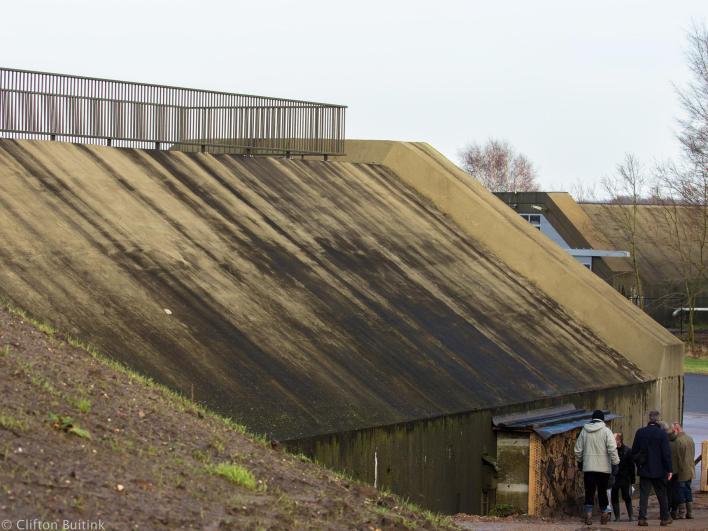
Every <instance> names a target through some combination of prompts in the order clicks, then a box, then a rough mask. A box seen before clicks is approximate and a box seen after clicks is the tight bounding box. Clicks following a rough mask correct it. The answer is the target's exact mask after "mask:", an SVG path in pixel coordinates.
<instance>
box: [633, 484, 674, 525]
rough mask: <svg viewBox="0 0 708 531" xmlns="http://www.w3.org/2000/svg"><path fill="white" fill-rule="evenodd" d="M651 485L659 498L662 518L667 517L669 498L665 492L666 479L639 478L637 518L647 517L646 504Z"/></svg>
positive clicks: (665, 518)
mask: <svg viewBox="0 0 708 531" xmlns="http://www.w3.org/2000/svg"><path fill="white" fill-rule="evenodd" d="M652 487H654V492H655V493H656V499H657V500H659V511H660V514H661V519H662V520H668V519H669V500H668V498H667V492H666V481H665V480H663V479H659V478H639V519H640V520H646V519H647V505H649V493H650V492H651V489H652Z"/></svg>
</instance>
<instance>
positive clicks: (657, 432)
mask: <svg viewBox="0 0 708 531" xmlns="http://www.w3.org/2000/svg"><path fill="white" fill-rule="evenodd" d="M659 418H660V414H659V412H658V411H650V412H649V423H648V424H647V425H646V426H644V427H643V428H639V429H638V430H637V433H636V434H635V435H634V444H632V456H633V458H634V462H635V463H636V464H637V472H638V474H639V518H638V520H639V522H638V523H639V525H640V526H648V525H649V523H648V522H647V506H648V504H649V493H650V492H651V489H652V488H654V492H655V493H656V497H657V499H658V501H659V511H660V517H661V525H662V526H667V525H669V524H671V522H672V520H671V517H670V515H669V502H668V499H667V496H666V481H671V475H672V468H671V449H670V448H669V437H668V436H667V435H666V432H665V431H664V430H663V429H662V428H661V426H660V425H659Z"/></svg>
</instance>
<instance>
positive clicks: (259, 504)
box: [0, 309, 450, 529]
mask: <svg viewBox="0 0 708 531" xmlns="http://www.w3.org/2000/svg"><path fill="white" fill-rule="evenodd" d="M35 324H36V323H35ZM40 328H41V327H40ZM43 330H44V331H43V332H41V331H38V330H37V329H36V328H35V327H34V326H32V325H31V324H30V322H28V320H27V317H26V316H25V318H22V317H19V316H18V315H16V314H14V313H9V312H8V311H6V310H5V309H0V397H2V398H1V400H0V520H1V522H0V523H1V525H2V529H18V528H24V529H45V528H54V527H51V526H54V525H56V526H58V528H59V529H61V528H62V526H63V525H64V523H63V522H64V521H67V522H70V523H72V525H74V526H75V527H74V528H77V529H89V528H91V527H89V525H99V524H101V525H103V528H105V529H190V528H191V529H269V528H271V529H296V528H297V529H303V528H313V529H403V528H424V529H433V528H439V527H448V526H449V525H450V523H449V521H447V520H445V519H443V518H438V517H435V516H432V515H429V514H425V513H423V512H420V511H417V510H415V509H414V508H412V507H411V506H409V505H408V504H406V503H404V502H402V501H401V500H400V499H399V498H397V497H394V496H392V495H388V494H385V493H380V492H378V491H376V490H375V489H374V488H372V487H370V486H367V485H363V484H360V483H357V482H354V481H351V480H349V479H347V478H345V477H342V476H339V475H337V474H335V473H333V472H331V471H328V470H326V469H324V468H322V467H320V466H318V465H315V464H312V463H309V462H306V461H305V460H303V459H299V458H297V457H296V456H292V455H290V454H288V453H285V452H284V451H282V450H280V449H278V448H275V449H274V448H272V447H271V445H270V444H269V443H267V442H266V441H264V440H259V439H258V438H254V437H252V436H250V435H247V434H244V433H241V432H240V431H239V428H238V426H234V425H229V423H227V422H224V420H223V419H220V418H218V417H215V416H213V415H211V414H210V413H208V412H206V411H205V410H203V409H201V408H199V407H196V406H195V405H194V404H192V403H190V402H189V401H187V400H181V399H179V398H177V397H175V396H174V395H172V394H170V393H169V392H167V391H166V390H164V389H162V388H160V387H158V386H155V385H150V384H146V383H145V382H144V381H143V380H142V379H141V378H139V377H137V376H136V375H133V374H130V373H128V372H126V371H124V370H120V369H119V368H118V369H117V368H116V367H113V366H109V365H107V364H106V363H105V362H104V361H102V360H100V359H98V358H96V357H95V356H94V355H92V354H90V353H89V352H87V351H86V350H84V349H82V348H75V347H74V346H71V345H70V344H68V343H67V341H69V340H68V338H62V337H60V336H59V334H58V333H55V332H53V331H52V330H50V329H43ZM219 464H236V465H238V466H240V467H242V468H244V469H246V470H247V471H249V472H250V473H251V474H252V476H253V479H254V480H255V483H254V484H253V485H250V486H248V487H246V486H242V485H241V484H236V483H233V482H231V481H229V480H227V479H226V478H224V477H221V476H220V475H218V474H217V473H216V472H215V467H216V466H217V465H219ZM243 483H244V484H245V483H247V482H246V481H244V482H243ZM47 526H50V527H47ZM78 526H83V527H78Z"/></svg>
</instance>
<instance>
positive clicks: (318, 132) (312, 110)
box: [0, 67, 346, 156]
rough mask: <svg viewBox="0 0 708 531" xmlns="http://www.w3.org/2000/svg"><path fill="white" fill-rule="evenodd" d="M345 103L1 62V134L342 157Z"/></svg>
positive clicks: (152, 146) (118, 144) (212, 150)
mask: <svg viewBox="0 0 708 531" xmlns="http://www.w3.org/2000/svg"><path fill="white" fill-rule="evenodd" d="M345 111H346V107H345V106H342V105H329V104H325V103H314V102H307V101H298V100H287V99H280V98H269V97H262V96H250V95H244V94H230V93H226V92H214V91H208V90H199V89H187V88H179V87H170V86H162V85H148V84H145V83H134V82H129V81H114V80H110V79H98V78H88V77H79V76H70V75H63V74H50V73H43V72H32V71H28V70H16V69H11V68H1V67H0V137H5V138H31V139H50V140H60V141H67V142H77V143H91V144H103V145H108V146H116V147H138V148H145V149H176V150H180V151H202V152H210V153H241V154H246V155H286V156H290V155H324V156H327V155H341V154H343V153H344V126H345Z"/></svg>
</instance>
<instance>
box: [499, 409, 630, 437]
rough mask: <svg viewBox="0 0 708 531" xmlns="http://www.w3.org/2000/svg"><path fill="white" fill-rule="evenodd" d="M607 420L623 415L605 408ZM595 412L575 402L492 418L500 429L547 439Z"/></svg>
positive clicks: (590, 417) (584, 419) (578, 425)
mask: <svg viewBox="0 0 708 531" xmlns="http://www.w3.org/2000/svg"><path fill="white" fill-rule="evenodd" d="M602 412H603V413H604V414H605V421H606V422H607V421H610V420H612V419H616V418H620V417H621V415H617V414H615V413H612V412H611V411H610V410H609V409H604V410H602ZM592 414H593V412H592V411H590V410H587V409H579V408H576V407H575V406H574V405H573V404H564V405H562V406H558V407H553V408H544V409H534V410H532V411H527V412H525V413H514V414H511V415H499V416H496V417H493V418H492V424H493V425H494V427H495V428H496V429H498V430H508V431H533V432H535V433H536V434H538V435H539V436H540V437H541V438H542V439H544V440H546V439H549V438H550V437H553V436H554V435H558V434H560V433H565V432H567V431H571V430H574V429H575V428H580V427H582V426H584V425H585V424H587V423H588V422H590V421H591V420H592Z"/></svg>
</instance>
